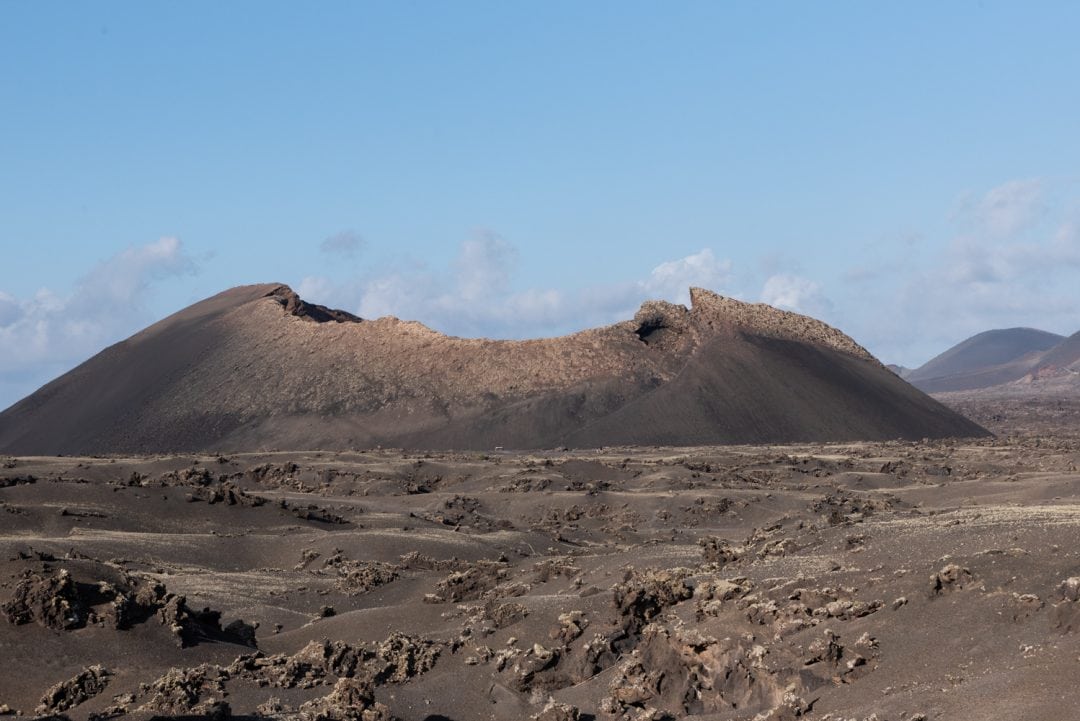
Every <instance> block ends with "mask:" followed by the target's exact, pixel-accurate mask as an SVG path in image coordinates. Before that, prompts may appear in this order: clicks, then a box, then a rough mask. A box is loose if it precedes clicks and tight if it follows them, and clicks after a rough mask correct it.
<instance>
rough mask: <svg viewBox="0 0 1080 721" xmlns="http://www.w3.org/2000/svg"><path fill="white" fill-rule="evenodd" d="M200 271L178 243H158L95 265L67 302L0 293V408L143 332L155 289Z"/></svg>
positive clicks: (41, 294)
mask: <svg viewBox="0 0 1080 721" xmlns="http://www.w3.org/2000/svg"><path fill="white" fill-rule="evenodd" d="M195 271H196V265H195V263H194V261H193V260H192V259H191V258H190V257H189V256H188V255H187V254H186V253H185V252H184V250H183V246H182V244H181V242H180V241H179V240H177V239H176V238H161V239H159V240H157V241H154V242H152V243H147V244H146V245H141V246H135V247H131V248H126V249H125V250H122V251H120V252H119V253H117V254H116V255H114V256H112V257H111V258H109V259H108V260H106V261H104V262H102V263H100V264H98V265H97V266H95V267H94V268H92V269H91V270H90V272H89V273H87V274H86V275H85V276H83V278H82V279H80V280H79V282H78V283H77V284H76V286H75V288H74V289H73V290H72V292H71V293H70V294H68V295H60V294H58V293H56V292H54V291H52V290H50V289H48V288H42V289H41V290H39V291H38V292H37V293H35V294H34V295H33V296H32V297H29V298H25V299H21V300H20V299H18V298H15V297H13V296H11V295H10V294H7V293H3V292H0V347H2V348H3V349H4V353H3V354H0V388H3V389H4V395H2V396H0V405H2V406H5V407H6V405H7V404H9V403H11V402H13V401H15V400H17V399H18V397H21V396H22V395H25V394H27V393H29V392H31V391H33V390H34V388H35V387H36V386H38V385H40V384H41V383H43V382H45V381H47V380H49V379H50V378H51V377H52V376H53V375H55V374H56V373H58V372H62V371H64V370H66V369H68V368H70V367H72V366H73V365H75V364H76V363H78V362H80V361H82V360H84V359H85V358H87V357H88V356H90V355H91V354H93V353H95V352H97V351H98V350H101V348H102V347H104V346H105V345H107V344H109V343H112V342H115V341H117V340H120V339H122V338H124V337H126V336H127V335H130V334H131V333H133V332H135V331H137V330H139V329H140V328H141V327H143V326H144V325H146V324H147V323H148V322H149V321H151V320H153V319H152V318H151V317H149V315H148V313H147V310H146V308H145V300H146V297H147V294H148V292H149V288H150V286H151V284H152V283H153V282H154V281H157V280H161V279H164V278H168V277H172V276H177V275H184V274H188V273H193V272H195Z"/></svg>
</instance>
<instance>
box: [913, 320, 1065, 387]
mask: <svg viewBox="0 0 1080 721" xmlns="http://www.w3.org/2000/svg"><path fill="white" fill-rule="evenodd" d="M1064 340H1065V337H1064V336H1061V335H1058V334H1056V333H1048V332H1046V331H1043V330H1037V329H1035V328H1006V329H1002V330H988V331H985V332H983V333H979V334H978V335H974V336H972V337H971V338H968V339H967V340H965V341H963V342H961V343H958V344H957V345H955V346H953V347H952V348H950V349H948V350H947V351H945V352H944V353H942V354H940V355H938V356H936V357H934V358H932V359H931V360H929V361H928V362H927V363H925V364H924V365H922V366H920V367H918V368H916V369H915V370H913V371H911V372H910V373H909V374H908V375H907V376H906V377H905V379H906V380H907V381H908V382H909V383H911V384H912V385H914V386H915V387H916V388H919V389H920V390H922V391H925V392H927V393H942V392H947V391H965V390H974V389H978V388H989V387H991V386H997V385H1001V384H1003V383H1010V382H1013V381H1016V380H1019V379H1021V378H1023V377H1024V376H1025V375H1027V374H1028V373H1029V372H1030V371H1031V370H1032V369H1034V368H1035V367H1036V366H1037V365H1038V363H1039V362H1040V359H1041V358H1042V357H1043V354H1044V353H1046V352H1047V351H1049V350H1050V349H1052V348H1055V347H1056V346H1058V345H1059V344H1060V343H1062V341H1064Z"/></svg>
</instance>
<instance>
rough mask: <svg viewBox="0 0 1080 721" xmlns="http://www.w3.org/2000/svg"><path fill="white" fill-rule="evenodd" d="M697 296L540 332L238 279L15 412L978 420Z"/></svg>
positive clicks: (720, 437) (390, 438)
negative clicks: (407, 316)
mask: <svg viewBox="0 0 1080 721" xmlns="http://www.w3.org/2000/svg"><path fill="white" fill-rule="evenodd" d="M691 297H692V309H691V310H687V309H686V308H684V307H683V306H676V305H672V304H669V303H663V302H648V303H646V304H644V305H643V306H642V308H641V310H640V311H639V312H638V314H637V315H636V316H635V318H634V319H633V320H632V321H625V322H622V323H617V324H615V325H611V326H607V327H603V328H596V329H592V330H586V331H582V332H580V333H575V334H573V335H569V336H565V337H561V338H552V339H543V340H527V341H491V340H483V339H464V338H453V337H448V336H445V335H443V334H441V333H438V332H436V331H433V330H431V329H429V328H426V327H425V326H423V325H421V324H419V323H414V322H403V321H399V320H397V319H396V318H380V319H378V320H371V321H367V320H361V319H359V318H356V317H355V316H352V315H349V314H347V313H344V312H342V311H333V310H330V309H328V308H324V307H321V306H314V305H311V304H308V303H305V302H304V301H302V300H300V299H299V298H298V297H297V296H296V294H295V293H293V292H292V291H291V290H290V289H289V288H288V287H286V286H281V285H262V286H248V287H243V288H236V289H233V290H230V291H226V292H225V293H222V294H220V295H217V296H214V297H213V298H210V299H208V300H206V301H203V302H201V303H197V304H195V305H194V306H191V307H190V308H188V309H185V310H184V311H181V312H180V313H177V314H175V315H173V316H170V317H169V318H166V319H165V320H163V321H161V322H159V323H157V324H155V325H153V326H151V327H149V328H147V329H146V330H144V331H142V332H141V333H138V334H136V335H135V336H133V337H131V338H130V339H128V340H126V341H124V342H122V343H118V344H117V345H115V346H112V347H110V348H108V349H106V350H105V351H103V352H102V353H100V354H98V355H97V356H95V357H94V358H92V359H90V360H89V361H87V362H86V363H84V364H83V365H81V366H79V367H78V368H76V369H75V370H73V371H71V372H70V373H68V374H66V375H64V376H62V377H60V378H58V379H57V380H55V381H53V382H52V383H50V384H48V385H47V386H45V387H44V388H42V389H41V390H39V391H38V392H37V393H35V394H33V395H31V396H30V397H28V398H26V399H24V400H23V401H21V402H20V403H18V404H16V405H15V406H13V407H12V408H10V409H8V410H7V411H5V412H4V413H3V414H0V450H3V451H5V452H8V453H20V454H32V453H42V454H52V453H65V454H72V453H102V452H109V453H115V452H161V451H171V450H199V449H203V450H205V449H220V450H246V449H266V448H282V449H296V448H347V447H364V446H373V445H380V444H381V445H395V446H396V445H401V446H407V447H430V448H488V447H492V446H496V445H501V446H506V447H518V448H538V447H547V446H552V445H561V444H574V445H585V446H593V445H613V444H631V443H634V444H658V443H665V444H697V443H733V442H765V441H768V442H773V441H785V440H787V441H794V440H848V439H880V438H896V437H904V438H922V437H942V436H954V435H981V434H983V433H985V431H984V430H983V429H982V428H980V427H979V426H977V425H975V424H974V423H971V422H970V421H968V420H966V419H965V418H963V417H961V416H959V415H957V414H955V413H953V412H951V411H948V410H947V409H945V408H944V407H943V406H941V405H940V404H938V403H937V402H936V401H934V400H932V399H930V398H929V397H927V396H925V395H923V394H922V393H920V392H918V391H916V390H915V389H914V388H912V387H911V386H909V385H907V384H906V383H904V382H903V381H901V380H900V379H898V378H897V377H896V376H895V375H893V374H892V373H890V372H889V371H888V370H886V369H885V368H884V366H882V365H881V364H880V363H878V362H877V361H876V360H875V359H873V358H872V357H871V356H870V355H869V354H868V353H867V352H866V351H865V350H864V349H862V348H861V347H859V346H858V345H857V344H856V343H855V342H854V341H852V340H851V339H850V338H848V337H847V336H845V335H844V334H842V333H840V332H839V331H837V330H836V329H834V328H831V327H829V326H827V325H825V324H824V323H821V322H820V321H816V320H814V319H812V318H807V317H805V316H800V315H796V314H793V313H787V312H783V311H779V310H776V309H774V308H771V307H769V306H765V305H761V304H753V305H752V304H746V303H741V302H739V301H735V300H731V299H728V298H723V297H721V296H718V295H716V294H713V293H710V292H708V291H703V290H700V289H693V290H692V294H691Z"/></svg>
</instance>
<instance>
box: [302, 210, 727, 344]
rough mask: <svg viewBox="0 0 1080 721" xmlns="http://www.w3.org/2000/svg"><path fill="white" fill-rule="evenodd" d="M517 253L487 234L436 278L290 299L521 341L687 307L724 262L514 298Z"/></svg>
mask: <svg viewBox="0 0 1080 721" xmlns="http://www.w3.org/2000/svg"><path fill="white" fill-rule="evenodd" d="M517 261H518V252H517V249H516V248H515V247H514V246H513V245H512V244H510V243H509V242H507V241H506V240H505V239H503V238H501V237H500V236H499V235H497V234H496V233H494V232H491V231H482V232H479V233H477V234H476V235H475V236H474V237H472V238H469V239H468V240H466V241H465V242H464V243H462V245H461V248H460V250H459V253H458V256H457V257H456V258H455V260H454V261H453V262H452V263H451V264H450V266H449V268H448V269H446V270H444V271H433V270H431V269H429V268H426V267H424V266H421V265H419V264H413V265H412V266H411V267H409V268H406V269H401V270H390V271H389V272H384V273H380V274H373V275H369V276H367V277H364V278H360V279H357V280H354V281H351V282H348V283H343V284H336V283H333V282H332V281H330V280H328V279H326V278H322V277H307V278H304V279H303V281H301V283H300V284H299V285H298V287H297V291H298V292H299V293H300V294H301V296H305V297H308V298H310V299H311V300H313V301H314V302H318V303H325V304H330V305H337V306H339V307H343V308H347V309H349V310H351V311H354V312H356V313H357V314H358V315H360V316H361V317H364V318H378V317H381V316H387V315H392V316H397V317H399V318H405V319H410V320H419V321H421V322H423V323H425V324H427V325H430V326H432V327H434V328H436V329H438V330H440V331H443V332H446V333H451V334H455V335H463V336H486V337H498V338H523V337H536V336H542V335H552V334H558V333H568V332H572V331H575V330H581V329H583V328H587V327H592V326H597V325H604V324H607V323H612V322H615V321H618V320H625V319H628V318H630V317H632V316H633V314H634V313H635V312H636V310H637V308H638V306H640V304H641V303H642V302H643V301H645V300H648V299H664V300H669V301H672V302H677V303H684V304H685V303H689V288H690V286H701V287H705V288H710V289H712V290H716V291H719V292H724V291H725V290H726V289H727V286H728V285H729V283H730V281H731V278H732V273H731V262H730V261H728V260H723V259H718V258H716V256H715V255H714V253H713V251H712V250H711V249H708V248H705V249H703V250H701V251H699V252H698V253H694V254H692V255H688V256H686V257H683V258H678V259H675V260H671V261H666V262H664V263H661V264H659V265H657V266H656V267H655V268H653V269H652V271H651V272H650V273H649V274H648V275H647V276H646V277H644V278H642V279H640V280H637V281H628V282H623V283H612V284H601V285H594V286H590V287H587V288H582V289H578V290H570V291H567V290H560V289H556V288H529V289H525V290H514V289H513V286H512V280H513V275H514V270H515V267H516V264H517Z"/></svg>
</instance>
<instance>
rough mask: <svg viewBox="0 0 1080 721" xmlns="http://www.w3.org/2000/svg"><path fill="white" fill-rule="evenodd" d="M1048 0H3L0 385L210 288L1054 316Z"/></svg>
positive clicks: (1063, 79)
mask: <svg viewBox="0 0 1080 721" xmlns="http://www.w3.org/2000/svg"><path fill="white" fill-rule="evenodd" d="M1076 27H1080V5H1077V4H1076V3H1048V2H1034V3H995V2H951V3H894V4H891V5H888V6H887V5H886V4H884V3H863V2H832V3H796V2H740V3H737V2H672V3H661V2H630V1H626V0H622V1H619V2H556V1H550V2H543V3H539V2H537V3H525V2H505V1H503V2H470V1H467V0H462V1H461V2H453V3H449V2H434V1H431V2H405V1H401V2H348V3H338V2H320V3H303V4H302V3H273V2H250V3H244V2H230V3H208V2H207V3H200V2H186V3H145V2H100V3H60V2H54V3H45V2H41V3H38V2H15V1H12V0H6V1H5V2H0V249H2V251H3V256H2V257H3V259H4V263H3V269H4V272H2V273H0V356H2V358H0V407H2V406H6V405H7V404H9V403H11V402H13V401H15V400H16V399H17V398H19V397H21V396H22V395H25V394H26V393H29V392H30V391H32V390H33V389H34V388H36V387H37V386H38V385H40V384H41V383H43V382H45V381H47V380H48V379H50V378H51V377H53V376H55V375H56V374H57V373H59V372H61V371H63V370H66V369H67V368H70V367H72V366H73V365H75V364H76V363H78V362H80V361H82V360H84V359H85V358H87V357H89V356H90V355H92V354H93V353H94V352H96V351H97V350H100V349H101V348H102V347H104V346H105V345H106V344H108V343H111V342H114V341H116V340H119V339H121V338H123V337H126V336H127V335H129V334H130V333H132V332H134V331H135V330H138V329H139V328H140V327H142V326H143V325H145V324H146V323H148V322H150V321H152V320H154V319H156V318H159V317H162V316H163V315H165V314H167V313H169V312H172V311H174V310H177V309H179V308H180V307H183V306H184V305H187V304H188V303H190V302H193V301H195V300H198V299H200V298H202V297H205V296H207V295H210V294H213V293H215V292H217V291H219V290H222V289H224V288H227V287H230V286H233V285H238V284H242V283H251V282H265V281H282V282H286V283H289V284H290V285H292V286H293V287H294V288H297V289H298V290H300V291H301V293H302V294H304V295H305V296H308V297H310V299H311V300H314V301H316V302H322V303H327V304H332V305H338V306H340V307H344V308H346V309H348V310H351V311H354V312H360V313H361V314H363V315H381V314H384V313H391V314H394V315H399V316H402V317H408V318H415V319H418V320H421V321H424V322H426V323H428V324H429V325H432V326H434V327H437V328H439V329H440V330H444V331H447V332H452V333H457V334H462V335H491V336H498V337H515V336H516V337H521V336H534V335H550V334H557V333H563V332H568V331H572V330H576V329H580V328H582V327H586V326H589V325H595V324H599V323H606V322H611V321H614V320H617V319H620V318H625V317H628V315H629V314H632V313H633V311H634V309H635V308H636V306H637V304H638V303H640V301H641V300H643V299H645V298H646V297H666V298H669V299H672V300H683V299H684V298H685V288H686V286H688V285H689V284H691V283H693V284H698V285H706V286H708V287H711V288H713V289H714V290H717V291H718V292H721V293H726V294H730V295H734V296H737V297H740V298H743V299H745V300H753V301H758V300H764V301H768V302H772V303H775V304H779V305H782V306H785V307H789V308H792V309H795V310H799V311H802V312H807V313H810V314H813V315H817V316H819V317H822V318H824V319H825V320H827V321H829V322H831V323H834V324H835V325H837V326H839V327H840V328H841V329H843V330H845V331H846V332H848V333H849V334H851V335H852V336H854V337H855V338H856V339H857V340H859V341H860V342H862V343H863V344H864V345H866V346H867V347H869V348H870V350H871V351H873V352H874V353H875V354H877V355H878V356H879V357H881V358H882V359H884V360H886V361H895V362H900V363H904V364H908V365H917V364H919V363H921V362H923V361H925V360H926V359H927V358H929V357H930V356H932V355H934V354H935V353H937V352H939V351H940V350H942V349H944V348H945V347H947V346H948V345H951V344H952V343H955V342H957V341H959V340H961V339H963V338H964V337H966V336H968V335H971V334H973V333H975V332H979V331H981V330H985V329H988V328H993V327H1008V326H1015V325H1031V326H1036V327H1041V328H1045V329H1047V330H1053V331H1057V332H1061V333H1073V332H1075V331H1077V330H1080V283H1078V282H1077V278H1078V277H1080V275H1078V273H1080V182H1078V180H1080V162H1078V161H1080V132H1078V131H1080V84H1078V83H1076V80H1075V76H1076V73H1077V71H1078V69H1080V46H1078V44H1077V43H1076V42H1075V28H1076Z"/></svg>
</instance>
